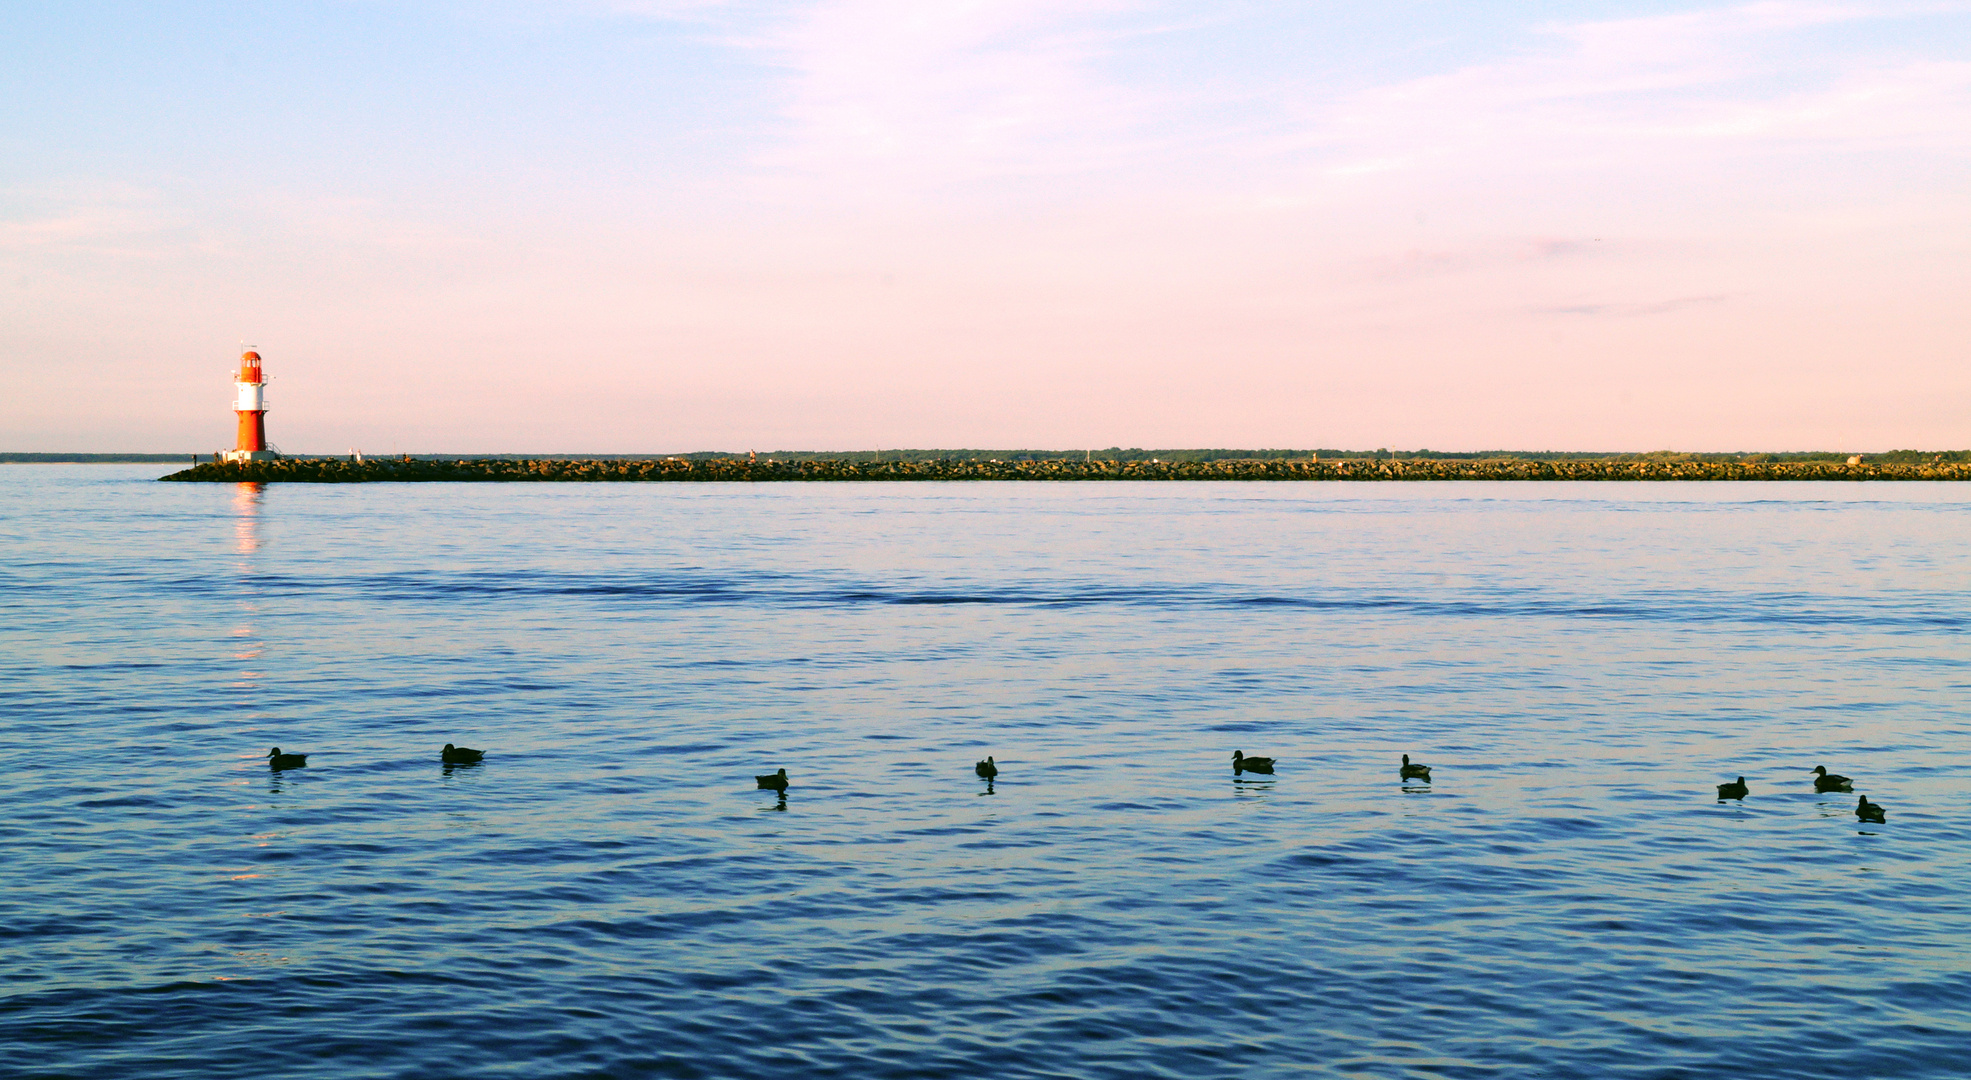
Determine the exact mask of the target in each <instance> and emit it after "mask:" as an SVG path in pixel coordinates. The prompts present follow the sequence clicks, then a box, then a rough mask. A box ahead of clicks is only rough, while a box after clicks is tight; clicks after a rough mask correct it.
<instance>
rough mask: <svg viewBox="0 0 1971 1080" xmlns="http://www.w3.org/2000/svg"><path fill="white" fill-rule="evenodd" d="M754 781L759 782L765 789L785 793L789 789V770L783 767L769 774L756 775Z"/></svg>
mask: <svg viewBox="0 0 1971 1080" xmlns="http://www.w3.org/2000/svg"><path fill="white" fill-rule="evenodd" d="M753 781H754V782H755V783H757V784H759V785H760V787H761V788H762V789H763V790H766V791H778V792H781V793H782V794H785V793H786V791H787V770H786V769H782V770H780V771H779V772H777V773H773V774H772V775H769V776H755V777H753Z"/></svg>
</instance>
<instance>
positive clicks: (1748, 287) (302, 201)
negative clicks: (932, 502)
mask: <svg viewBox="0 0 1971 1080" xmlns="http://www.w3.org/2000/svg"><path fill="white" fill-rule="evenodd" d="M200 10H201V11H203V10H204V9H200ZM301 10H302V11H303V12H304V14H301V15H292V14H289V15H280V16H276V15H269V14H265V13H260V14H257V15H256V14H251V13H250V11H251V9H242V12H241V13H239V14H238V15H237V16H236V17H235V18H233V19H231V20H230V21H225V20H222V17H221V16H219V15H212V14H201V15H191V14H183V15H178V14H174V13H166V14H157V13H155V11H154V10H152V9H146V8H133V9H131V10H130V12H127V13H125V14H126V15H127V18H128V19H129V20H132V21H141V20H142V19H145V18H148V19H151V20H152V21H153V23H152V24H145V25H126V24H124V23H122V22H119V21H118V19H115V18H110V17H103V18H100V19H98V20H96V21H95V22H87V23H85V22H83V21H80V19H79V18H77V19H75V21H62V20H63V19H65V18H69V17H67V16H56V15H48V16H37V18H39V19H42V20H45V23H41V24H35V25H33V26H31V27H30V28H29V30H28V32H27V33H24V34H22V35H20V38H19V40H18V41H17V42H16V43H15V44H13V45H8V46H0V49H5V50H8V53H7V55H5V56H4V57H0V60H4V61H6V63H8V64H12V70H14V71H15V74H13V75H9V76H6V77H5V78H7V79H8V80H11V81H9V82H8V83H7V84H6V85H0V98H5V99H11V100H12V102H13V104H11V105H5V106H0V110H10V111H12V112H13V113H14V120H15V121H16V122H14V123H11V124H0V131H5V130H7V129H9V128H11V129H12V132H13V133H12V134H0V140H4V142H0V145H5V146H6V148H7V153H6V154H4V155H0V159H4V160H5V161H6V162H8V164H6V165H5V167H4V172H0V376H3V377H4V380H5V382H4V385H5V386H6V388H7V392H6V393H5V394H4V395H3V397H4V400H0V431H4V433H5V437H4V438H0V449H7V450H200V451H204V450H210V449H214V448H217V447H220V446H222V445H226V444H227V443H228V440H229V439H230V436H231V430H232V418H231V415H230V414H229V413H228V412H227V409H228V407H229V404H228V403H229V401H230V398H231V387H230V385H229V375H228V372H229V371H230V369H231V363H232V360H233V358H234V356H235V354H236V353H237V348H238V343H239V341H240V340H241V339H242V338H244V339H245V341H246V343H247V344H248V345H251V346H254V347H257V348H258V349H259V350H260V351H261V352H262V354H263V355H264V356H265V357H266V360H267V369H268V372H269V374H270V375H271V376H273V378H274V383H273V386H272V387H271V392H270V395H269V396H270V400H271V403H272V411H271V412H270V413H269V416H268V429H269V434H270V436H271V437H272V438H273V440H274V441H275V442H276V443H277V444H279V445H280V446H282V448H284V449H286V450H289V451H291V452H304V453H306V452H343V451H346V450H347V449H349V448H351V447H360V448H362V449H364V450H366V451H369V452H373V453H389V452H396V451H400V450H401V451H418V452H438V451H457V452H479V451H509V452H526V451H570V452H579V451H594V452H631V451H679V450H693V449H736V450H744V449H749V448H757V449H760V450H768V449H788V448H792V449H851V448H876V447H898V446H904V447H957V446H970V447H996V448H1011V447H1047V448H1074V447H1083V446H1096V447H1101V446H1109V445H1123V446H1144V447H1181V446H1244V447H1316V446H1319V447H1348V448H1373V447H1377V446H1390V447H1401V448H1419V447H1429V448H1432V449H1442V450H1457V449H1479V448H1498V447H1510V448H1526V449H1607V450H1649V449H1661V448H1678V449H1692V450H1732V449H1804V448H1819V449H1854V450H1883V449H1890V448H1897V447H1929V448H1946V447H1948V448H1961V447H1966V446H1971V364H1967V362H1966V361H1967V356H1966V351H1967V349H1966V342H1967V339H1968V338H1971V335H1967V331H1968V330H1971V314H1967V312H1971V302H1967V300H1966V299H1965V298H1966V297H1967V296H1971V168H1967V166H1968V165H1971V62H1967V61H1966V60H1965V59H1964V57H1967V56H1971V49H1968V48H1967V45H1971V9H1967V6H1966V5H1964V4H1868V3H1860V4H1827V3H1790V2H1776V3H1756V4H1745V5H1727V6H1703V5H1682V6H1679V5H1668V4H1649V3H1605V4H1586V5H1572V6H1571V8H1569V9H1566V10H1564V9H1563V8H1561V7H1559V6H1555V7H1553V8H1551V9H1543V8H1542V6H1541V5H1537V4H1536V5H1527V4H1513V5H1504V4H1500V5H1486V4H1478V5H1474V6H1473V7H1472V8H1471V9H1470V10H1468V11H1461V12H1460V13H1459V14H1458V15H1456V16H1455V17H1453V16H1446V15H1444V14H1442V13H1441V12H1439V11H1438V10H1437V8H1436V7H1432V6H1422V5H1419V6H1415V7H1409V6H1405V5H1401V4H1399V5H1396V6H1394V7H1392V8H1390V9H1388V11H1387V12H1384V13H1382V14H1378V15H1368V14H1347V13H1343V14H1336V13H1334V12H1331V11H1330V12H1325V13H1322V12H1316V13H1296V14H1282V13H1281V12H1280V11H1279V10H1278V9H1277V8H1276V7H1267V6H1261V5H1240V4H1232V5H1229V6H1224V7H1213V8H1211V9H1199V8H1185V7H1176V6H1159V5H1150V4H1137V3H1125V2H1120V0H1117V2H1102V3H1072V2H1053V3H1028V2H1020V3H985V2H974V3H963V4H944V5H937V4H930V5H927V4H923V3H902V2H894V3H891V2H884V3H874V2H833V3H818V4H750V5H731V4H718V3H709V2H708V3H659V4H613V5H612V4H573V3H570V4H534V5H519V4H512V5H497V4H495V5H478V6H465V7H439V8H432V9H425V8H417V7H413V8H411V9H405V10H408V11H410V12H411V14H400V13H399V12H398V9H395V8H389V7H383V6H376V7H370V6H366V5H361V4H358V5H339V6H336V7H333V8H322V9H301ZM1206 10H1208V11H1209V13H1202V12H1205V11H1206ZM1568 10H1572V11H1573V12H1576V13H1577V14H1573V15H1569V14H1568ZM145 12H150V13H149V14H143V13H145ZM1580 12H1587V13H1588V14H1579V13H1580ZM201 20H206V21H201ZM30 58H31V59H30ZM0 66H6V65H5V64H0ZM112 72H113V73H115V74H105V73H112Z"/></svg>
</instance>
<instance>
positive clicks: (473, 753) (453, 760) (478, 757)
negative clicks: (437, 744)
mask: <svg viewBox="0 0 1971 1080" xmlns="http://www.w3.org/2000/svg"><path fill="white" fill-rule="evenodd" d="M438 756H439V757H441V758H443V759H444V760H445V764H447V765H471V764H474V763H476V762H479V761H482V760H484V759H485V757H486V751H484V750H472V749H469V748H467V747H463V746H453V745H452V744H451V743H446V744H445V749H443V750H441V751H439V752H438Z"/></svg>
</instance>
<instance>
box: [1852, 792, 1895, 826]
mask: <svg viewBox="0 0 1971 1080" xmlns="http://www.w3.org/2000/svg"><path fill="white" fill-rule="evenodd" d="M1855 816H1856V817H1858V818H1860V819H1862V820H1863V821H1873V822H1875V823H1876V824H1877V825H1886V824H1888V822H1889V817H1888V811H1886V810H1884V809H1882V804H1881V803H1873V802H1869V801H1868V796H1866V795H1863V796H1862V797H1861V801H1860V802H1858V803H1856V804H1855Z"/></svg>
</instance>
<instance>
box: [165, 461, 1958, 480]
mask: <svg viewBox="0 0 1971 1080" xmlns="http://www.w3.org/2000/svg"><path fill="white" fill-rule="evenodd" d="M160 479H163V480H178V481H205V482H211V483H242V482H245V483H262V484H266V483H305V484H364V483H376V482H379V481H397V482H419V481H450V482H489V481H492V482H509V483H511V482H534V483H540V482H556V481H559V482H570V481H584V482H598V481H631V480H640V481H670V482H673V483H694V482H696V483H706V482H723V483H732V482H742V483H763V482H776V481H792V480H835V481H854V480H863V481H885V480H1354V481H1367V480H1971V463H1964V462H1929V463H1915V462H1910V463H1902V462H1869V463H1864V464H1860V465H1851V464H1847V463H1844V462H1838V461H1784V462H1771V461H1725V462H1719V461H1648V460H1645V461H1634V460H1629V461H1615V460H1611V461H1522V460H1515V459H1499V460H1481V461H1470V460H1455V461H1447V460H1373V459H1342V460H1336V461H1318V462H1315V461H1236V460H1234V461H1223V460H1221V461H1180V462H1151V461H959V460H946V461H901V462H884V463H880V464H877V463H868V462H863V463H856V462H844V461H812V460H790V461H747V460H741V459H736V458H735V459H714V460H694V461H686V460H682V459H644V460H625V461H580V460H531V461H528V460H513V459H508V458H477V459H470V460H458V461H423V460H408V459H396V460H389V459H386V460H376V459H371V460H369V461H364V462H360V463H358V462H354V461H349V460H346V459H342V458H283V459H281V460H279V461H252V462H230V461H229V462H216V463H215V462H208V463H206V464H203V465H197V466H194V467H192V468H189V469H185V470H183V471H182V472H175V473H172V474H171V475H169V476H165V477H161V478H160Z"/></svg>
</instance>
